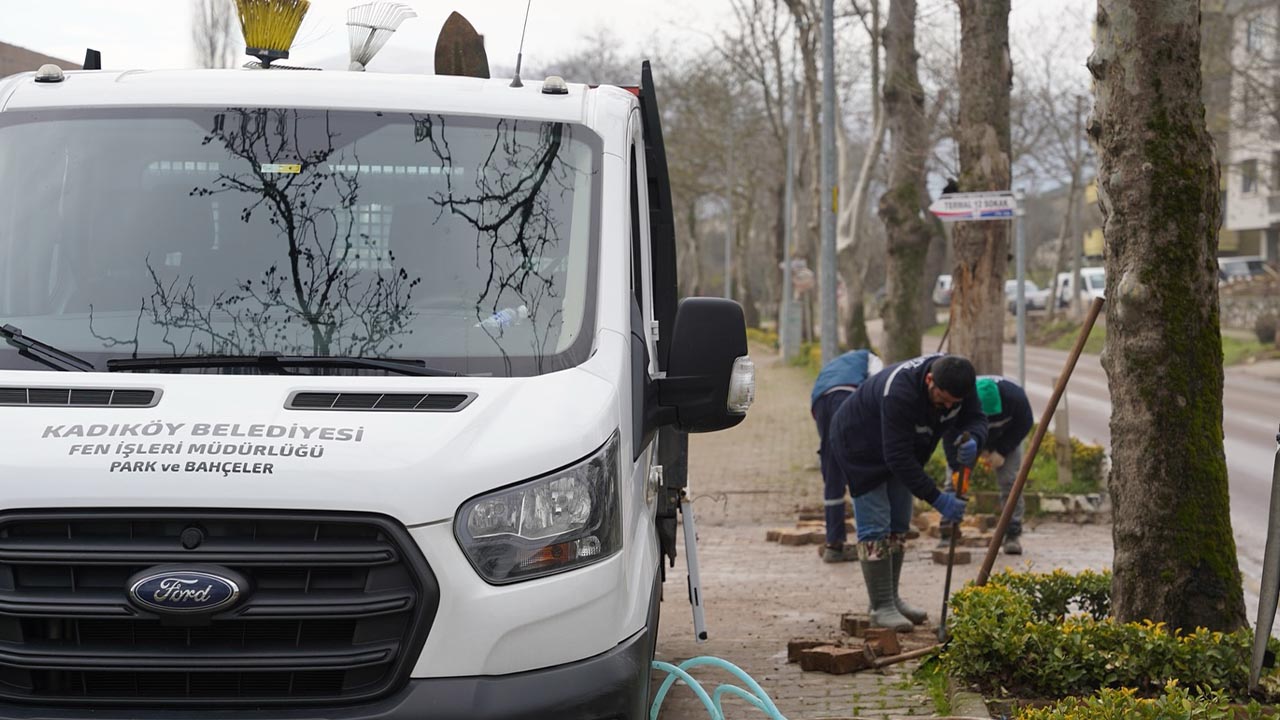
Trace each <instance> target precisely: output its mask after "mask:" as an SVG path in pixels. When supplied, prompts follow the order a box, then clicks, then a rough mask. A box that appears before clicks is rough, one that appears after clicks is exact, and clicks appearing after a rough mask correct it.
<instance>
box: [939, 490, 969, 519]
mask: <svg viewBox="0 0 1280 720" xmlns="http://www.w3.org/2000/svg"><path fill="white" fill-rule="evenodd" d="M965 504H966V503H965V501H964V500H961V499H960V498H958V497H956V496H955V493H949V492H944V493H942V494H941V495H939V496H938V499H936V500H934V501H933V508H934V509H935V510H937V511H938V512H940V513H942V519H943V520H945V521H947V522H949V523H958V522H960V521H961V520H963V519H964V506H965Z"/></svg>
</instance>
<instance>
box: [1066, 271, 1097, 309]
mask: <svg viewBox="0 0 1280 720" xmlns="http://www.w3.org/2000/svg"><path fill="white" fill-rule="evenodd" d="M1072 282H1073V281H1072V273H1071V272H1061V273H1058V277H1057V281H1056V284H1055V285H1054V287H1055V288H1056V292H1055V293H1054V295H1055V296H1056V297H1057V299H1058V306H1059V307H1066V306H1067V305H1069V304H1070V303H1071V296H1072V289H1071V286H1072ZM1080 285H1081V290H1080V295H1081V299H1082V300H1083V301H1084V302H1085V303H1088V302H1090V301H1092V300H1093V299H1094V298H1100V297H1104V296H1105V293H1106V289H1107V276H1106V270H1105V269H1104V268H1100V267H1087V268H1080Z"/></svg>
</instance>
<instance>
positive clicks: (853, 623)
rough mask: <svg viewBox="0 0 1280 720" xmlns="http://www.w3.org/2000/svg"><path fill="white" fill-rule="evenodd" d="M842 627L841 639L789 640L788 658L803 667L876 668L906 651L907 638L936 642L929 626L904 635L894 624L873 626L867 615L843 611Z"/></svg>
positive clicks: (823, 669)
mask: <svg viewBox="0 0 1280 720" xmlns="http://www.w3.org/2000/svg"><path fill="white" fill-rule="evenodd" d="M840 627H841V630H843V631H844V633H845V635H844V636H843V637H841V638H839V639H834V640H821V639H816V638H798V639H795V640H792V641H791V642H789V643H787V662H792V663H797V664H799V665H800V669H801V670H806V671H811V672H825V673H829V674H832V675H844V674H847V673H854V672H859V671H861V670H867V669H870V668H874V667H876V663H877V661H880V660H881V659H882V658H891V657H893V656H896V655H900V654H902V653H903V652H906V650H905V649H904V648H903V644H902V643H903V640H906V641H908V642H909V643H911V644H912V645H915V646H918V647H926V646H928V645H932V644H933V638H932V635H931V633H930V631H929V630H928V629H927V628H918V629H917V631H916V632H913V633H911V634H909V635H900V634H899V633H897V632H895V631H894V630H892V629H890V628H878V627H871V621H870V618H868V617H867V616H866V615H860V614H855V613H847V614H845V615H842V616H841V617H840Z"/></svg>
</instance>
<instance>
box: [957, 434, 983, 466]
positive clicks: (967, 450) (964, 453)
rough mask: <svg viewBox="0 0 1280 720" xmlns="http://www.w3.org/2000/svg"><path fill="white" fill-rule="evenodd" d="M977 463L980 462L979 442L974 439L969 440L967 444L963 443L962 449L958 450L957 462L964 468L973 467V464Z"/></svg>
mask: <svg viewBox="0 0 1280 720" xmlns="http://www.w3.org/2000/svg"><path fill="white" fill-rule="evenodd" d="M977 461H978V441H977V440H974V439H973V438H969V440H968V441H967V442H964V443H961V444H960V447H958V448H956V462H958V463H960V464H961V465H962V466H964V467H973V464H974V463H976V462H977Z"/></svg>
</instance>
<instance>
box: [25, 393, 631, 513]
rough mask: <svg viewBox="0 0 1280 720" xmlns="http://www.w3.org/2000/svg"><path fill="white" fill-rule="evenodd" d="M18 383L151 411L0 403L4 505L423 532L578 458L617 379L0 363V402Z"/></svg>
mask: <svg viewBox="0 0 1280 720" xmlns="http://www.w3.org/2000/svg"><path fill="white" fill-rule="evenodd" d="M17 388H43V389H51V388H52V389H65V388H71V389H106V388H110V389H124V390H138V389H151V390H154V391H156V392H157V393H158V394H157V400H156V402H155V405H154V406H152V407H102V406H69V405H63V406H40V405H32V404H19V405H12V404H10V405H6V406H3V407H0V436H3V437H4V438H5V440H6V442H5V443H4V446H3V451H2V452H0V494H2V495H3V497H4V498H5V507H6V508H11V509H12V508H69V507H135V508H146V507H164V508H197V507H199V508H258V509H309V510H345V511H364V512H377V513H383V514H386V515H389V516H392V517H395V518H398V519H399V520H400V521H401V522H403V523H405V524H406V525H420V524H425V523H431V522H437V521H442V520H447V519H449V518H451V517H453V515H454V514H455V513H456V511H457V509H458V506H459V505H460V504H462V503H463V502H464V501H466V500H467V499H468V498H471V497H474V496H475V495H477V494H480V493H483V492H485V491H488V490H491V489H494V488H498V487H502V486H505V485H509V484H512V483H516V482H519V481H521V480H525V479H529V478H533V477H537V476H539V475H542V474H545V473H547V472H551V471H553V470H555V469H557V468H561V467H564V466H566V465H569V464H571V463H573V462H574V461H575V460H577V459H579V458H582V457H585V456H587V455H589V454H590V453H591V452H592V451H593V450H594V449H596V448H598V447H599V446H600V445H602V444H603V443H604V442H605V441H606V440H607V439H608V438H609V436H610V435H611V434H612V433H613V432H614V430H615V429H616V425H617V419H616V418H618V416H619V415H618V412H617V403H618V398H617V393H616V392H615V388H614V385H613V384H612V383H610V382H608V381H606V380H604V379H602V378H601V377H599V376H597V375H595V374H592V373H590V372H588V371H586V370H585V369H581V368H575V369H569V370H563V371H559V372H554V373H550V374H547V375H542V376H539V377H530V378H452V377H450V378H420V377H412V378H391V377H389V378H373V377H367V376H366V377H333V376H289V377H282V376H244V375H238V376H236V375H182V374H172V375H166V374H146V375H121V374H110V375H107V374H98V373H56V372H47V373H45V372H0V398H4V399H5V400H6V402H16V400H14V398H17V397H19V395H18V394H16V393H15V392H13V389H17ZM295 393H327V394H330V395H332V394H334V393H360V394H364V393H373V394H384V393H405V394H418V395H421V394H423V393H428V394H431V393H448V394H453V395H454V396H455V397H454V398H451V399H449V398H446V399H447V400H449V402H445V403H443V404H442V406H443V407H445V408H447V409H445V410H436V411H423V410H410V411H401V410H390V411H383V410H332V409H289V408H287V407H286V405H287V404H288V403H289V401H290V398H292V397H293V396H294V395H295ZM458 396H462V397H463V398H464V401H463V402H462V403H461V405H460V406H459V407H457V408H456V409H452V408H450V406H451V405H454V404H455V403H454V402H453V401H454V400H457V399H458ZM35 397H36V396H34V395H32V396H31V398H35ZM40 397H42V398H44V397H46V396H44V395H41V396H40ZM72 397H74V396H72ZM362 400H363V399H362V398H354V399H351V400H349V401H343V402H341V403H338V404H346V403H347V402H360V401H362ZM28 402H29V401H28ZM384 404H385V403H384Z"/></svg>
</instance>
